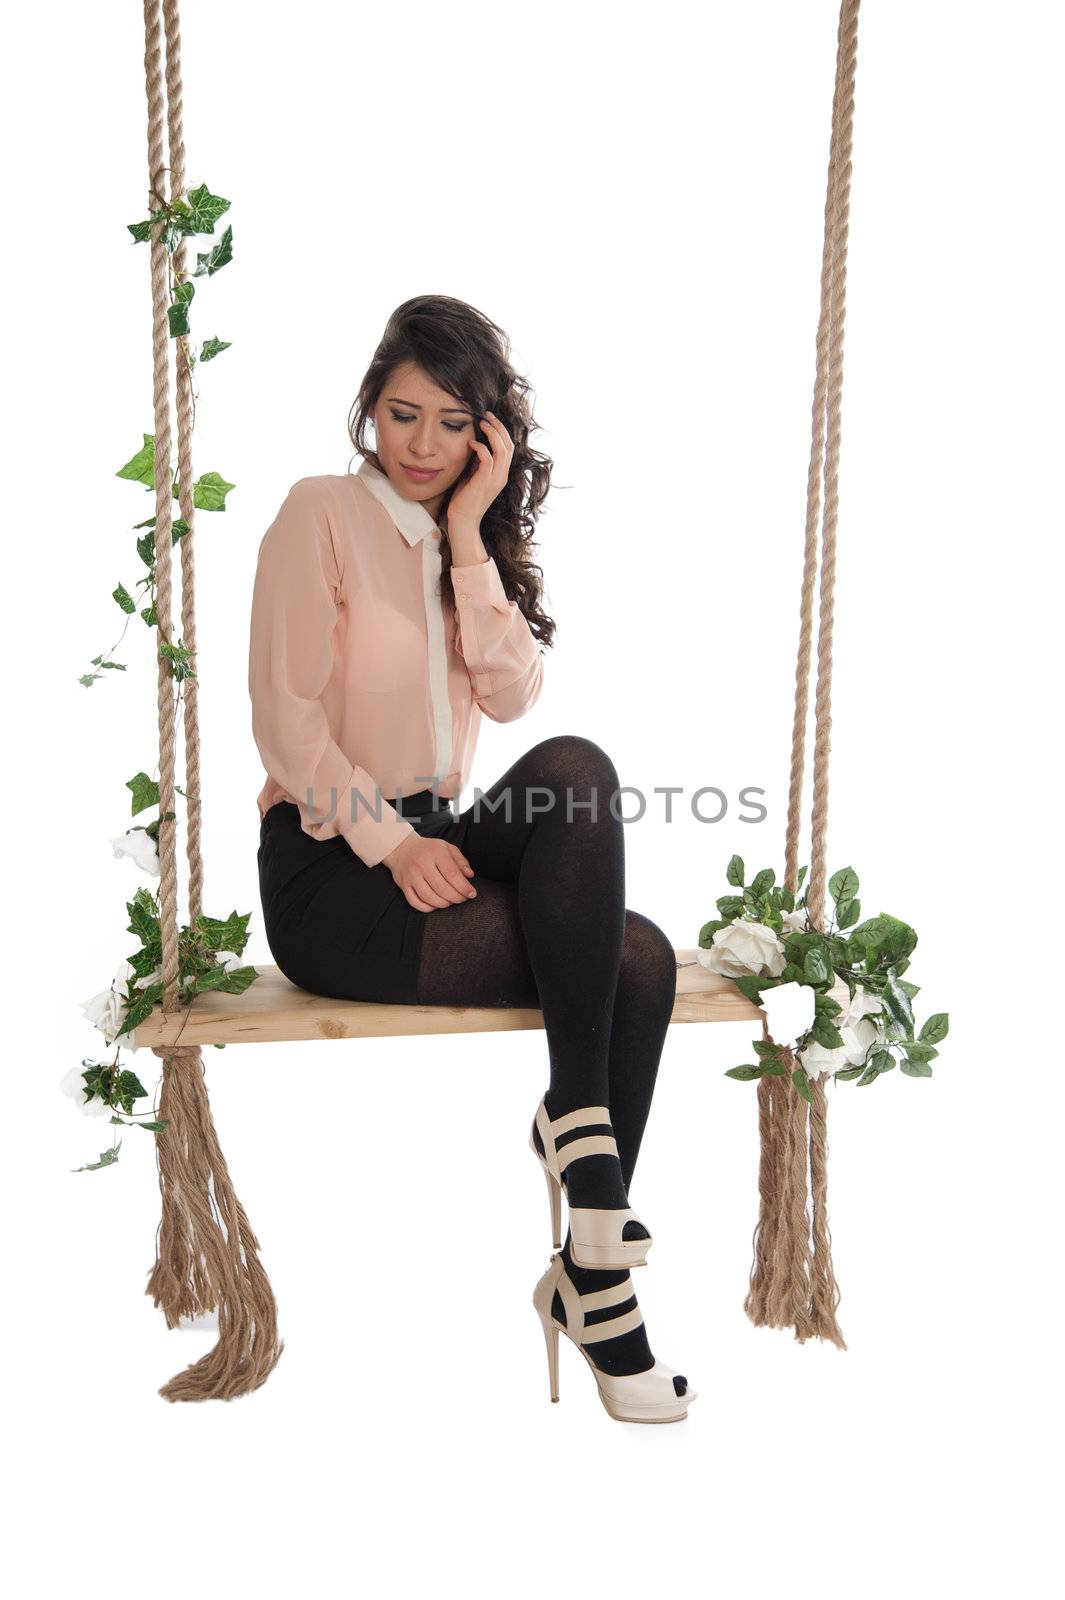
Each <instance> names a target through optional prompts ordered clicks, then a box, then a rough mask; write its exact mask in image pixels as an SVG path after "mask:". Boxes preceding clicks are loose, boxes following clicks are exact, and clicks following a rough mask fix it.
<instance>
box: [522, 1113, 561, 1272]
mask: <svg viewBox="0 0 1065 1600" xmlns="http://www.w3.org/2000/svg"><path fill="white" fill-rule="evenodd" d="M529 1142H530V1144H532V1141H531V1140H530V1141H529ZM532 1148H533V1150H534V1151H535V1150H536V1146H535V1144H533V1146H532ZM544 1177H545V1178H546V1179H547V1203H548V1205H549V1206H550V1208H551V1242H552V1243H553V1245H554V1247H555V1249H556V1250H561V1249H562V1185H561V1183H560V1182H559V1180H558V1179H557V1178H556V1177H555V1175H554V1173H553V1172H551V1171H550V1169H549V1168H547V1167H545V1168H544Z"/></svg>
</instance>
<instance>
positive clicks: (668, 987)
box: [619, 910, 677, 1003]
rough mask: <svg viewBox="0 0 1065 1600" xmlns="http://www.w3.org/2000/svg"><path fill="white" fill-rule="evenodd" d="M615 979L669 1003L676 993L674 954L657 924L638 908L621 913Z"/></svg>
mask: <svg viewBox="0 0 1065 1600" xmlns="http://www.w3.org/2000/svg"><path fill="white" fill-rule="evenodd" d="M619 982H623V983H625V985H626V986H627V987H628V986H635V987H638V988H640V989H642V990H643V991H644V992H645V993H646V994H648V996H654V997H657V998H661V999H663V1001H664V1000H665V999H666V998H668V999H669V1001H670V1003H672V1000H673V997H674V996H675V995H676V992H677V953H676V951H675V950H674V948H673V945H672V943H671V942H670V940H669V938H668V937H667V935H666V934H665V933H664V932H663V930H662V929H661V928H660V927H659V926H658V923H657V922H652V921H651V918H650V917H645V916H644V915H643V913H642V912H640V911H629V910H626V912H625V933H624V938H623V942H622V947H621V970H620V973H619Z"/></svg>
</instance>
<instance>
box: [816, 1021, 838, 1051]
mask: <svg viewBox="0 0 1065 1600" xmlns="http://www.w3.org/2000/svg"><path fill="white" fill-rule="evenodd" d="M810 1038H811V1039H814V1040H816V1041H817V1043H818V1044H823V1045H824V1047H825V1049H826V1050H838V1049H839V1047H840V1045H841V1044H842V1043H843V1035H842V1034H841V1033H840V1031H839V1029H838V1028H836V1027H833V1025H832V1023H831V1022H830V1021H829V1019H828V1017H826V1016H823V1015H815V1017H814V1020H813V1024H812V1026H811V1028H810Z"/></svg>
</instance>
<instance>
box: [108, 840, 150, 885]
mask: <svg viewBox="0 0 1065 1600" xmlns="http://www.w3.org/2000/svg"><path fill="white" fill-rule="evenodd" d="M111 848H112V850H113V851H114V852H115V858H116V860H120V859H121V858H122V856H129V857H130V859H131V860H133V861H135V862H136V863H137V865H138V867H141V868H143V870H144V871H145V872H147V873H149V874H150V875H151V876H152V877H154V878H158V876H159V847H158V845H157V844H156V842H155V840H154V839H153V838H152V837H151V835H150V834H148V833H146V832H145V831H144V829H143V828H131V829H130V830H129V832H128V833H120V834H119V835H118V837H117V839H112V840H111Z"/></svg>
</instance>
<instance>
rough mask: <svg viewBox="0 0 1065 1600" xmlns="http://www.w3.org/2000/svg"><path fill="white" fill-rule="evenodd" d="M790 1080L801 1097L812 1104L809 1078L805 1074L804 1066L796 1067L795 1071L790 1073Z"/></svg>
mask: <svg viewBox="0 0 1065 1600" xmlns="http://www.w3.org/2000/svg"><path fill="white" fill-rule="evenodd" d="M791 1081H792V1083H793V1084H794V1085H795V1087H796V1089H797V1090H798V1091H799V1093H800V1094H801V1095H802V1097H803V1099H804V1100H806V1101H807V1102H808V1103H810V1104H812V1103H813V1096H812V1094H811V1091H810V1080H809V1078H808V1077H807V1076H806V1068H805V1067H796V1068H795V1071H794V1072H793V1073H792V1075H791Z"/></svg>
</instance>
